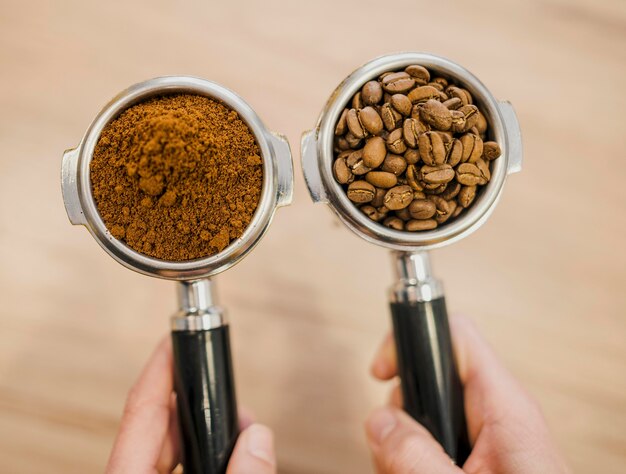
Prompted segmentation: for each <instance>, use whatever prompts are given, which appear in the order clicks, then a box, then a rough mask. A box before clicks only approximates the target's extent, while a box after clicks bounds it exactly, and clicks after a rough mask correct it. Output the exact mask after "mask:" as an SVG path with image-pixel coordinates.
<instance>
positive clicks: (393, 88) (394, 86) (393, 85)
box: [381, 72, 415, 94]
mask: <svg viewBox="0 0 626 474" xmlns="http://www.w3.org/2000/svg"><path fill="white" fill-rule="evenodd" d="M381 84H382V86H383V89H385V90H386V91H387V92H389V93H390V94H398V93H404V92H407V91H409V90H410V89H411V88H412V87H413V86H414V85H415V79H413V78H412V77H411V76H409V75H408V74H407V73H406V72H394V73H391V74H388V75H386V76H385V77H383V79H382V80H381Z"/></svg>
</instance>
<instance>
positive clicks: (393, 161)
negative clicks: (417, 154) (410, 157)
mask: <svg viewBox="0 0 626 474" xmlns="http://www.w3.org/2000/svg"><path fill="white" fill-rule="evenodd" d="M406 166H407V163H406V160H405V159H404V157H402V156H400V155H394V154H393V153H388V154H387V157H386V158H385V161H383V164H382V166H381V167H380V169H381V170H383V171H387V172H388V173H393V174H395V175H396V176H400V175H401V174H402V173H404V170H406Z"/></svg>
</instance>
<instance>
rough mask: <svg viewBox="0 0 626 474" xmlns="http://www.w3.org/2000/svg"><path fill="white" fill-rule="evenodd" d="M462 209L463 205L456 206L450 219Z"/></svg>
mask: <svg viewBox="0 0 626 474" xmlns="http://www.w3.org/2000/svg"><path fill="white" fill-rule="evenodd" d="M463 209H465V208H464V207H463V206H456V209H455V210H454V212H453V213H452V217H451V219H456V217H457V216H458V215H459V214H460V213H461V212H463Z"/></svg>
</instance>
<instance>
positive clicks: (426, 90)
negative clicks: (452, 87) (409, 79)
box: [407, 86, 439, 104]
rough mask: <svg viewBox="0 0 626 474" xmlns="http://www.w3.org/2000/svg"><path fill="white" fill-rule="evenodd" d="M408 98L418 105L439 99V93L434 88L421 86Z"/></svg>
mask: <svg viewBox="0 0 626 474" xmlns="http://www.w3.org/2000/svg"><path fill="white" fill-rule="evenodd" d="M407 97H408V98H409V100H410V101H411V103H413V104H417V103H419V102H426V101H428V100H431V99H438V98H439V91H438V90H437V89H435V88H434V87H433V86H421V87H416V88H415V89H413V90H412V91H411V92H409V93H408V94H407Z"/></svg>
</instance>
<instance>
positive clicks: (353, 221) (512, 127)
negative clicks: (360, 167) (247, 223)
mask: <svg viewBox="0 0 626 474" xmlns="http://www.w3.org/2000/svg"><path fill="white" fill-rule="evenodd" d="M411 64H420V65H422V66H424V67H426V68H428V69H429V70H430V71H432V72H433V73H435V74H437V75H439V76H442V77H445V78H452V79H454V80H455V81H456V82H457V83H459V84H460V85H461V87H464V88H466V89H467V90H468V91H469V92H470V93H471V94H472V96H473V97H474V101H475V103H476V105H478V106H479V108H480V109H481V111H483V112H484V114H485V117H486V119H487V121H488V122H489V128H490V133H491V139H492V140H495V141H496V142H498V143H499V144H500V147H501V148H502V155H501V156H500V158H498V159H497V160H495V161H494V162H493V163H492V177H491V181H489V183H488V184H487V185H486V187H485V189H483V190H482V191H481V193H480V195H479V196H477V198H476V201H475V202H474V203H473V204H472V206H471V207H470V209H468V210H466V211H464V212H463V213H462V214H461V215H460V216H459V217H458V218H456V219H455V220H453V221H452V222H449V223H446V224H445V225H443V226H441V227H439V228H437V229H434V230H431V231H423V232H404V231H398V230H393V229H390V228H388V227H385V226H383V225H382V224H378V223H376V222H374V221H372V220H371V219H369V218H368V217H367V216H366V215H364V214H363V213H362V212H361V211H359V210H358V209H357V207H356V206H355V205H354V203H352V202H351V201H350V200H349V199H348V197H347V196H346V193H345V191H344V190H343V189H342V187H341V185H340V184H339V183H337V182H336V181H335V179H334V177H333V172H332V165H333V160H334V156H333V138H334V130H335V125H336V124H337V121H338V120H339V116H340V115H341V112H342V111H343V109H344V108H345V107H346V105H347V104H348V103H349V102H350V100H351V99H352V96H353V95H354V94H355V93H356V92H357V91H359V89H360V88H361V87H363V84H365V83H366V82H367V81H370V80H372V79H376V78H377V77H378V76H379V75H380V74H382V73H383V72H386V71H394V70H400V69H404V68H405V67H406V66H409V65H411ZM521 166H522V141H521V135H520V129H519V124H518V121H517V117H516V115H515V112H514V110H513V107H512V106H511V104H509V103H508V102H499V101H497V100H496V99H495V98H494V97H493V95H492V94H491V92H489V90H488V89H487V88H486V87H485V86H484V85H483V83H482V82H480V80H479V79H478V78H477V77H476V76H474V75H473V74H472V73H471V72H469V71H468V70H467V69H465V68H463V67H462V66H460V65H458V64H456V63H454V62H452V61H450V60H448V59H445V58H442V57H440V56H435V55H433V54H426V53H399V54H390V55H388V56H382V57H380V58H377V59H374V60H373V61H370V62H368V63H367V64H364V65H363V66H361V67H360V68H358V69H356V70H355V71H354V72H352V73H351V74H350V75H349V76H348V77H346V78H345V79H344V80H343V82H342V83H341V84H339V86H338V87H337V89H335V90H334V91H333V93H332V94H331V95H330V99H329V100H328V102H327V103H326V105H325V107H324V109H323V111H322V114H321V115H320V118H319V121H318V123H317V126H316V128H315V129H314V130H312V131H310V132H307V133H305V134H304V136H303V137H302V169H303V172H304V178H305V181H306V184H307V186H308V188H309V192H310V194H311V198H312V199H313V201H314V202H323V203H326V204H328V205H330V207H331V208H332V209H333V210H334V211H335V212H336V213H337V215H338V216H339V218H340V219H341V220H342V221H343V222H344V223H345V224H346V225H347V226H348V227H349V228H350V229H351V230H352V231H354V232H355V233H356V234H358V235H359V236H360V237H363V238H364V239H366V240H368V241H370V242H372V243H375V244H378V245H382V246H384V247H388V248H391V249H396V250H404V251H410V250H430V249H434V248H437V247H441V246H442V245H446V244H451V243H453V242H456V241H458V240H459V239H461V238H463V237H465V236H467V235H469V234H470V233H472V232H474V231H475V230H476V229H478V228H479V227H480V226H481V225H482V224H483V223H484V222H485V221H486V220H487V218H488V217H489V216H490V215H491V213H492V212H493V210H494V209H495V206H496V204H497V202H498V199H499V198H500V194H501V192H502V189H503V186H504V182H505V181H506V176H507V174H510V173H515V172H517V171H520V170H521Z"/></svg>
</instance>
